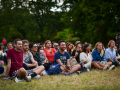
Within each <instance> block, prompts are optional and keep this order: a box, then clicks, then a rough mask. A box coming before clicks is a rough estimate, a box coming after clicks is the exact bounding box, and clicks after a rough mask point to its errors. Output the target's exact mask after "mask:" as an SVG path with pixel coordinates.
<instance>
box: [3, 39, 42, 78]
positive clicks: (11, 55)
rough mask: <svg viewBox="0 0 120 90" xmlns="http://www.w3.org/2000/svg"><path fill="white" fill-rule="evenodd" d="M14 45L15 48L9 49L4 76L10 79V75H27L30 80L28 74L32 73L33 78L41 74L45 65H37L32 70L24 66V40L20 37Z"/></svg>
mask: <svg viewBox="0 0 120 90" xmlns="http://www.w3.org/2000/svg"><path fill="white" fill-rule="evenodd" d="M14 47H15V48H12V49H9V50H8V53H7V61H8V64H7V68H6V74H5V77H4V78H3V79H4V80H7V79H8V75H9V76H14V77H25V78H26V79H27V80H28V77H27V76H28V75H29V74H30V75H31V76H30V77H32V78H33V77H35V76H37V75H39V74H40V73H41V72H42V71H43V70H44V67H43V66H40V67H37V68H35V69H32V70H25V69H24V68H23V50H22V41H21V40H20V39H15V40H14ZM30 79H31V78H30Z"/></svg>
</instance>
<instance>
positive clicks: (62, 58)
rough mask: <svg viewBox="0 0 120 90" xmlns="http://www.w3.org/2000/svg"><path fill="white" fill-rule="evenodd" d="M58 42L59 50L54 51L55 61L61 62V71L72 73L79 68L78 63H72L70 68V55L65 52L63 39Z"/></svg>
mask: <svg viewBox="0 0 120 90" xmlns="http://www.w3.org/2000/svg"><path fill="white" fill-rule="evenodd" d="M58 44H59V48H60V50H59V51H58V52H56V53H55V55H54V60H55V62H56V63H60V64H61V67H60V69H61V71H63V72H66V73H68V74H72V73H74V72H76V71H77V70H79V69H80V68H81V65H80V64H77V65H74V66H72V68H71V66H70V55H69V53H68V52H65V49H66V44H65V41H64V40H60V41H59V43H58Z"/></svg>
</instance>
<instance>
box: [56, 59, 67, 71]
mask: <svg viewBox="0 0 120 90" xmlns="http://www.w3.org/2000/svg"><path fill="white" fill-rule="evenodd" d="M56 62H57V63H60V65H61V67H63V68H64V69H65V70H66V71H67V68H66V67H65V66H64V65H63V64H62V62H61V61H60V59H57V60H56Z"/></svg>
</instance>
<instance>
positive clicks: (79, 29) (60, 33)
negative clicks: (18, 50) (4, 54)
mask: <svg viewBox="0 0 120 90" xmlns="http://www.w3.org/2000/svg"><path fill="white" fill-rule="evenodd" d="M63 1H64V3H63V5H61V6H58V5H57V3H58V2H59V0H55V1H54V2H53V0H36V1H35V0H1V1H0V4H1V6H0V33H1V36H0V40H2V39H3V38H4V37H5V38H6V39H7V40H8V42H9V41H13V40H14V39H15V38H17V37H19V38H21V39H28V40H29V41H31V42H44V41H45V40H47V39H50V40H52V41H58V40H60V39H65V40H66V41H71V42H74V41H76V40H80V41H81V42H90V43H92V44H95V43H96V42H98V41H101V42H103V43H104V44H107V43H108V41H109V40H111V39H114V40H115V35H116V33H117V29H116V28H118V29H120V12H119V11H120V7H119V6H120V1H118V0H117V1H113V0H92V1H89V0H63ZM53 7H57V8H59V7H60V8H61V9H62V12H57V11H56V12H55V11H51V8H53ZM66 8H69V11H67V10H66Z"/></svg>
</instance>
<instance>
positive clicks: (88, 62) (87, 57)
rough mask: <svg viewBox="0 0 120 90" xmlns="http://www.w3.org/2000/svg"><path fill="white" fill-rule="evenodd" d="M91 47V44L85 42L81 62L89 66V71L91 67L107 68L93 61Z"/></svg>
mask: <svg viewBox="0 0 120 90" xmlns="http://www.w3.org/2000/svg"><path fill="white" fill-rule="evenodd" d="M90 49H91V44H89V43H88V44H85V45H84V46H83V49H82V53H81V54H80V62H81V63H82V65H83V67H86V68H87V71H90V69H91V68H97V69H100V70H106V69H107V66H106V67H101V66H100V65H99V64H98V63H96V62H95V61H93V62H92V55H91V54H90V53H89V51H90Z"/></svg>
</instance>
